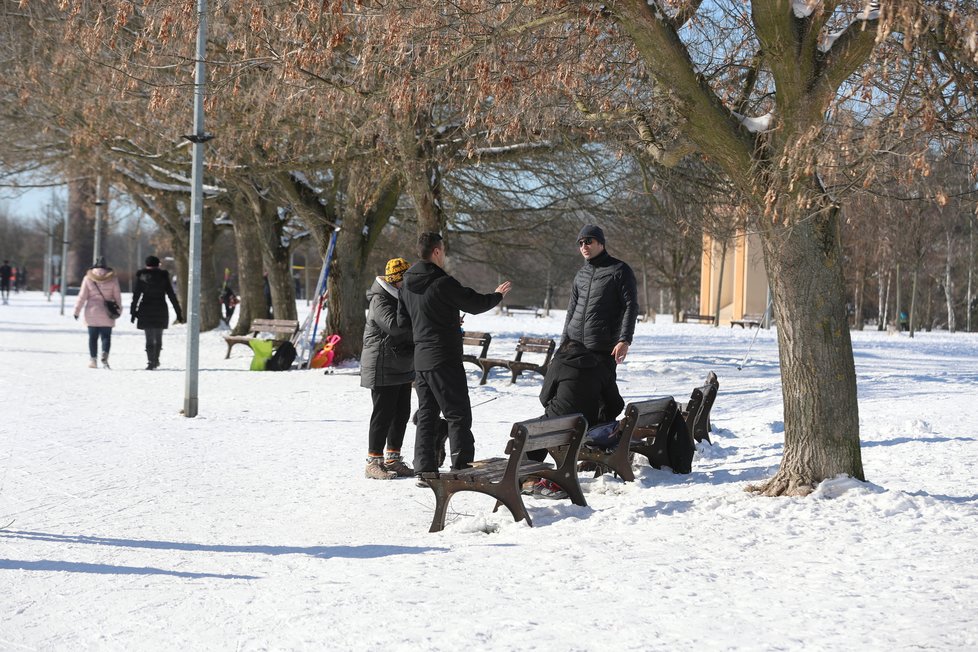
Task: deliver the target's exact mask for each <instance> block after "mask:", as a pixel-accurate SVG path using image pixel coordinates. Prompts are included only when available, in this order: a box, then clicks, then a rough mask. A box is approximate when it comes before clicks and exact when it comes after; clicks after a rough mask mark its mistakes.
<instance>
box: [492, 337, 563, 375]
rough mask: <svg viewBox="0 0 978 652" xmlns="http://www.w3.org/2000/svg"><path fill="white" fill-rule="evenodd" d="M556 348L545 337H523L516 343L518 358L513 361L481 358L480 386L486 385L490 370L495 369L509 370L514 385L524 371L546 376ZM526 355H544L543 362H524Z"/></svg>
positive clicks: (551, 341) (554, 344)
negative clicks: (503, 368) (524, 355)
mask: <svg viewBox="0 0 978 652" xmlns="http://www.w3.org/2000/svg"><path fill="white" fill-rule="evenodd" d="M556 346H557V344H556V343H555V342H554V341H553V340H549V339H547V338H545V337H521V338H520V340H519V342H517V343H516V357H514V358H513V359H512V360H504V359H502V358H479V359H478V360H477V361H476V364H478V365H479V367H481V368H482V378H481V379H480V380H479V384H480V385H485V384H486V379H487V378H488V377H489V370H490V369H492V368H493V367H505V368H507V369H509V371H510V373H512V375H513V380H512V381H511V382H513V383H515V382H516V379H517V378H519V377H520V375H521V374H522V373H523V372H524V371H535V372H537V373H538V374H541V375H543V376H546V375H547V369H548V368H549V367H550V360H551V359H553V357H554V349H555V348H556ZM524 353H531V354H535V355H538V356H540V355H542V356H543V360H539V358H537V361H530V360H524V359H523V354H524Z"/></svg>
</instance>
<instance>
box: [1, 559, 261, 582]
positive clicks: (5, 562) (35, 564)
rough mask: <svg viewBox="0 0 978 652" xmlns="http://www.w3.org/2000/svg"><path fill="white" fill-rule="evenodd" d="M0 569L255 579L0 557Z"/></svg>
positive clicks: (146, 568)
mask: <svg viewBox="0 0 978 652" xmlns="http://www.w3.org/2000/svg"><path fill="white" fill-rule="evenodd" d="M0 570H25V571H43V572H54V573H94V574H96V575H169V576H171V577H185V578H189V579H218V580H257V579H259V578H258V577H256V576H254V575H220V574H216V573H190V572H186V571H172V570H164V569H162V568H150V567H147V566H112V565H111V564H86V563H82V562H75V561H55V560H53V559H40V560H37V561H25V560H20V559H0Z"/></svg>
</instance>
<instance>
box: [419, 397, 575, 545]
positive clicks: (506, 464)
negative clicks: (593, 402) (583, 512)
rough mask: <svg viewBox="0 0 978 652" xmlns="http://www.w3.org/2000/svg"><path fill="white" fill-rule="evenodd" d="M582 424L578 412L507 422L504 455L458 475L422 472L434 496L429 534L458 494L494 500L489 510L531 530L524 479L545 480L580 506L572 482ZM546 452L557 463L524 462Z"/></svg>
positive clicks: (439, 525) (439, 524)
mask: <svg viewBox="0 0 978 652" xmlns="http://www.w3.org/2000/svg"><path fill="white" fill-rule="evenodd" d="M586 430H587V421H586V420H585V419H584V417H583V416H581V415H580V414H571V415H568V416H564V417H554V418H552V419H547V418H541V419H531V420H529V421H521V422H519V423H515V424H513V430H512V432H511V433H510V440H509V443H507V444H506V454H507V455H508V456H509V457H494V458H491V459H486V460H480V461H477V462H473V463H472V466H471V467H470V468H467V469H463V470H461V471H450V472H447V473H439V472H437V471H435V472H429V473H422V474H421V477H422V478H424V479H425V481H426V482H427V483H428V486H430V487H431V489H432V491H434V492H435V515H434V518H433V519H432V520H431V528H430V529H429V530H428V531H429V532H440V531H441V530H443V529H444V528H445V514H446V512H447V510H448V503H449V501H450V500H451V499H452V496H453V495H454V494H456V493H458V492H459V491H476V492H479V493H483V494H486V495H488V496H492V497H493V498H495V499H496V506H495V508H493V511H494V512H495V511H496V510H498V509H499V506H500V505H505V506H506V508H507V509H509V512H510V513H511V514H512V515H513V520H514V521H520V520H526V524H527V525H530V526H532V525H533V522H532V520H531V519H530V514H529V513H528V512H527V511H526V506H525V505H524V504H523V495H522V492H521V491H520V485H521V483H522V482H523V481H524V480H525V479H526V478H527V477H528V476H531V475H532V476H536V477H540V478H545V479H547V480H550V481H552V482H554V483H556V484H558V485H560V488H561V489H563V490H564V491H566V492H567V496H568V498H570V500H571V502H573V503H574V504H575V505H582V506H586V505H587V502H586V501H585V500H584V492H583V491H582V490H581V484H580V482H579V481H578V479H577V459H578V458H577V455H578V452H579V451H580V449H581V444H582V443H583V442H584V432H585V431H586ZM538 450H547V451H548V452H549V453H550V454H551V455H552V456H553V458H554V459H555V460H557V465H556V466H555V465H553V464H550V463H548V462H534V461H532V460H528V459H526V454H527V453H530V452H532V451H538Z"/></svg>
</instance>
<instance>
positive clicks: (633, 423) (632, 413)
mask: <svg viewBox="0 0 978 652" xmlns="http://www.w3.org/2000/svg"><path fill="white" fill-rule="evenodd" d="M678 411H679V406H678V405H676V399H674V398H673V397H671V396H660V397H658V398H653V399H649V400H648V401H642V402H640V403H629V404H628V405H626V406H625V418H624V419H623V420H622V440H621V443H622V444H627V443H628V442H631V441H635V440H638V439H648V438H649V437H655V435H656V433H658V432H659V430H660V429H668V428H669V427H670V426H671V425H672V421H673V419H675V418H676V414H677V413H678ZM626 437H627V439H626ZM619 445H620V444H619Z"/></svg>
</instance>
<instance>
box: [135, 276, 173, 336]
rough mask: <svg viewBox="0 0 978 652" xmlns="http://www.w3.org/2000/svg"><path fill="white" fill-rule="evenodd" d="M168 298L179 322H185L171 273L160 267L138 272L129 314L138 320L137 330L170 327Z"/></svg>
mask: <svg viewBox="0 0 978 652" xmlns="http://www.w3.org/2000/svg"><path fill="white" fill-rule="evenodd" d="M166 297H169V298H170V303H172V304H173V310H174V311H175V312H176V313H177V321H183V312H182V311H181V310H180V301H179V300H178V299H177V294H176V292H174V291H173V284H172V283H170V273H169V272H167V271H166V270H165V269H160V268H159V267H144V268H143V269H141V270H139V271H138V272H136V287H135V288H133V291H132V305H131V306H130V307H129V314H130V315H132V316H134V317H137V318H138V320H139V321H137V322H136V327H137V328H139V329H140V330H145V329H147V328H166V327H167V326H169V324H170V311H169V310H167V308H166Z"/></svg>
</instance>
